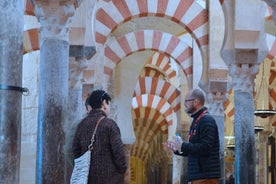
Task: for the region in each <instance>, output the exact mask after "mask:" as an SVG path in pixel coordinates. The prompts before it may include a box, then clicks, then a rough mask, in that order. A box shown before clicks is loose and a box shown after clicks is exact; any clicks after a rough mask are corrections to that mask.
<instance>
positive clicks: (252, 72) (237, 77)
mask: <svg viewBox="0 0 276 184" xmlns="http://www.w3.org/2000/svg"><path fill="white" fill-rule="evenodd" d="M229 71H230V76H232V84H233V87H234V89H235V90H239V91H243V92H249V93H251V94H253V87H254V79H255V77H256V75H257V73H258V71H259V68H258V65H257V64H253V65H251V64H232V65H230V66H229Z"/></svg>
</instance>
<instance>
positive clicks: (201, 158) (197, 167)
mask: <svg viewBox="0 0 276 184" xmlns="http://www.w3.org/2000/svg"><path fill="white" fill-rule="evenodd" d="M206 109H207V108H206V107H203V108H202V109H201V110H199V111H198V112H197V113H195V114H193V115H192V118H193V122H192V125H191V129H192V136H190V141H189V142H183V143H182V146H181V152H182V153H179V152H176V154H177V155H182V156H188V168H187V170H188V171H187V178H188V180H189V181H192V180H198V179H208V178H220V158H219V135H218V128H217V125H216V121H215V120H214V118H213V117H212V116H211V115H209V114H208V112H206V113H205V114H204V115H203V116H202V117H201V118H200V119H199V121H198V123H197V124H196V125H195V120H196V119H197V117H199V116H200V114H201V113H202V112H203V111H205V110H206ZM194 125H195V126H194Z"/></svg>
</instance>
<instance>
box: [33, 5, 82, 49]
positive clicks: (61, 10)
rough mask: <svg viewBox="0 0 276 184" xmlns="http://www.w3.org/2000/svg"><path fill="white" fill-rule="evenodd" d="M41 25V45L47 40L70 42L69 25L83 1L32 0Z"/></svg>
mask: <svg viewBox="0 0 276 184" xmlns="http://www.w3.org/2000/svg"><path fill="white" fill-rule="evenodd" d="M31 2H32V4H33V5H34V7H35V15H36V17H37V19H38V21H39V22H40V24H41V28H40V44H41V45H42V43H43V41H44V40H46V39H58V40H64V41H67V42H68V40H69V25H70V23H71V21H72V17H73V16H74V14H75V11H76V8H77V7H78V6H79V5H80V3H81V0H58V1H52V0H31Z"/></svg>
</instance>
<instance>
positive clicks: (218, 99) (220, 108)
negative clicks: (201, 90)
mask: <svg viewBox="0 0 276 184" xmlns="http://www.w3.org/2000/svg"><path fill="white" fill-rule="evenodd" d="M227 95H228V94H227V93H226V92H211V93H206V99H207V101H208V102H209V103H208V110H209V112H210V113H211V114H212V115H216V116H224V102H225V101H226V100H227V99H228V96H227Z"/></svg>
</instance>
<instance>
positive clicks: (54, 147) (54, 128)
mask: <svg viewBox="0 0 276 184" xmlns="http://www.w3.org/2000/svg"><path fill="white" fill-rule="evenodd" d="M35 2H36V3H35V14H36V16H37V18H38V20H39V22H40V23H41V30H40V49H41V51H40V68H39V70H40V71H39V72H40V73H39V100H38V109H39V112H38V132H37V134H38V138H37V162H36V183H37V184H40V183H43V184H44V183H45V184H47V183H68V182H67V181H66V175H67V172H66V164H65V158H66V150H65V149H66V147H65V139H66V133H67V131H66V124H67V122H66V120H67V117H66V115H67V107H68V104H67V99H68V78H69V75H68V72H69V42H68V39H69V24H70V22H71V17H72V16H73V15H74V13H75V5H74V4H73V2H72V1H68V3H66V2H64V1H61V2H59V1H35Z"/></svg>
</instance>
